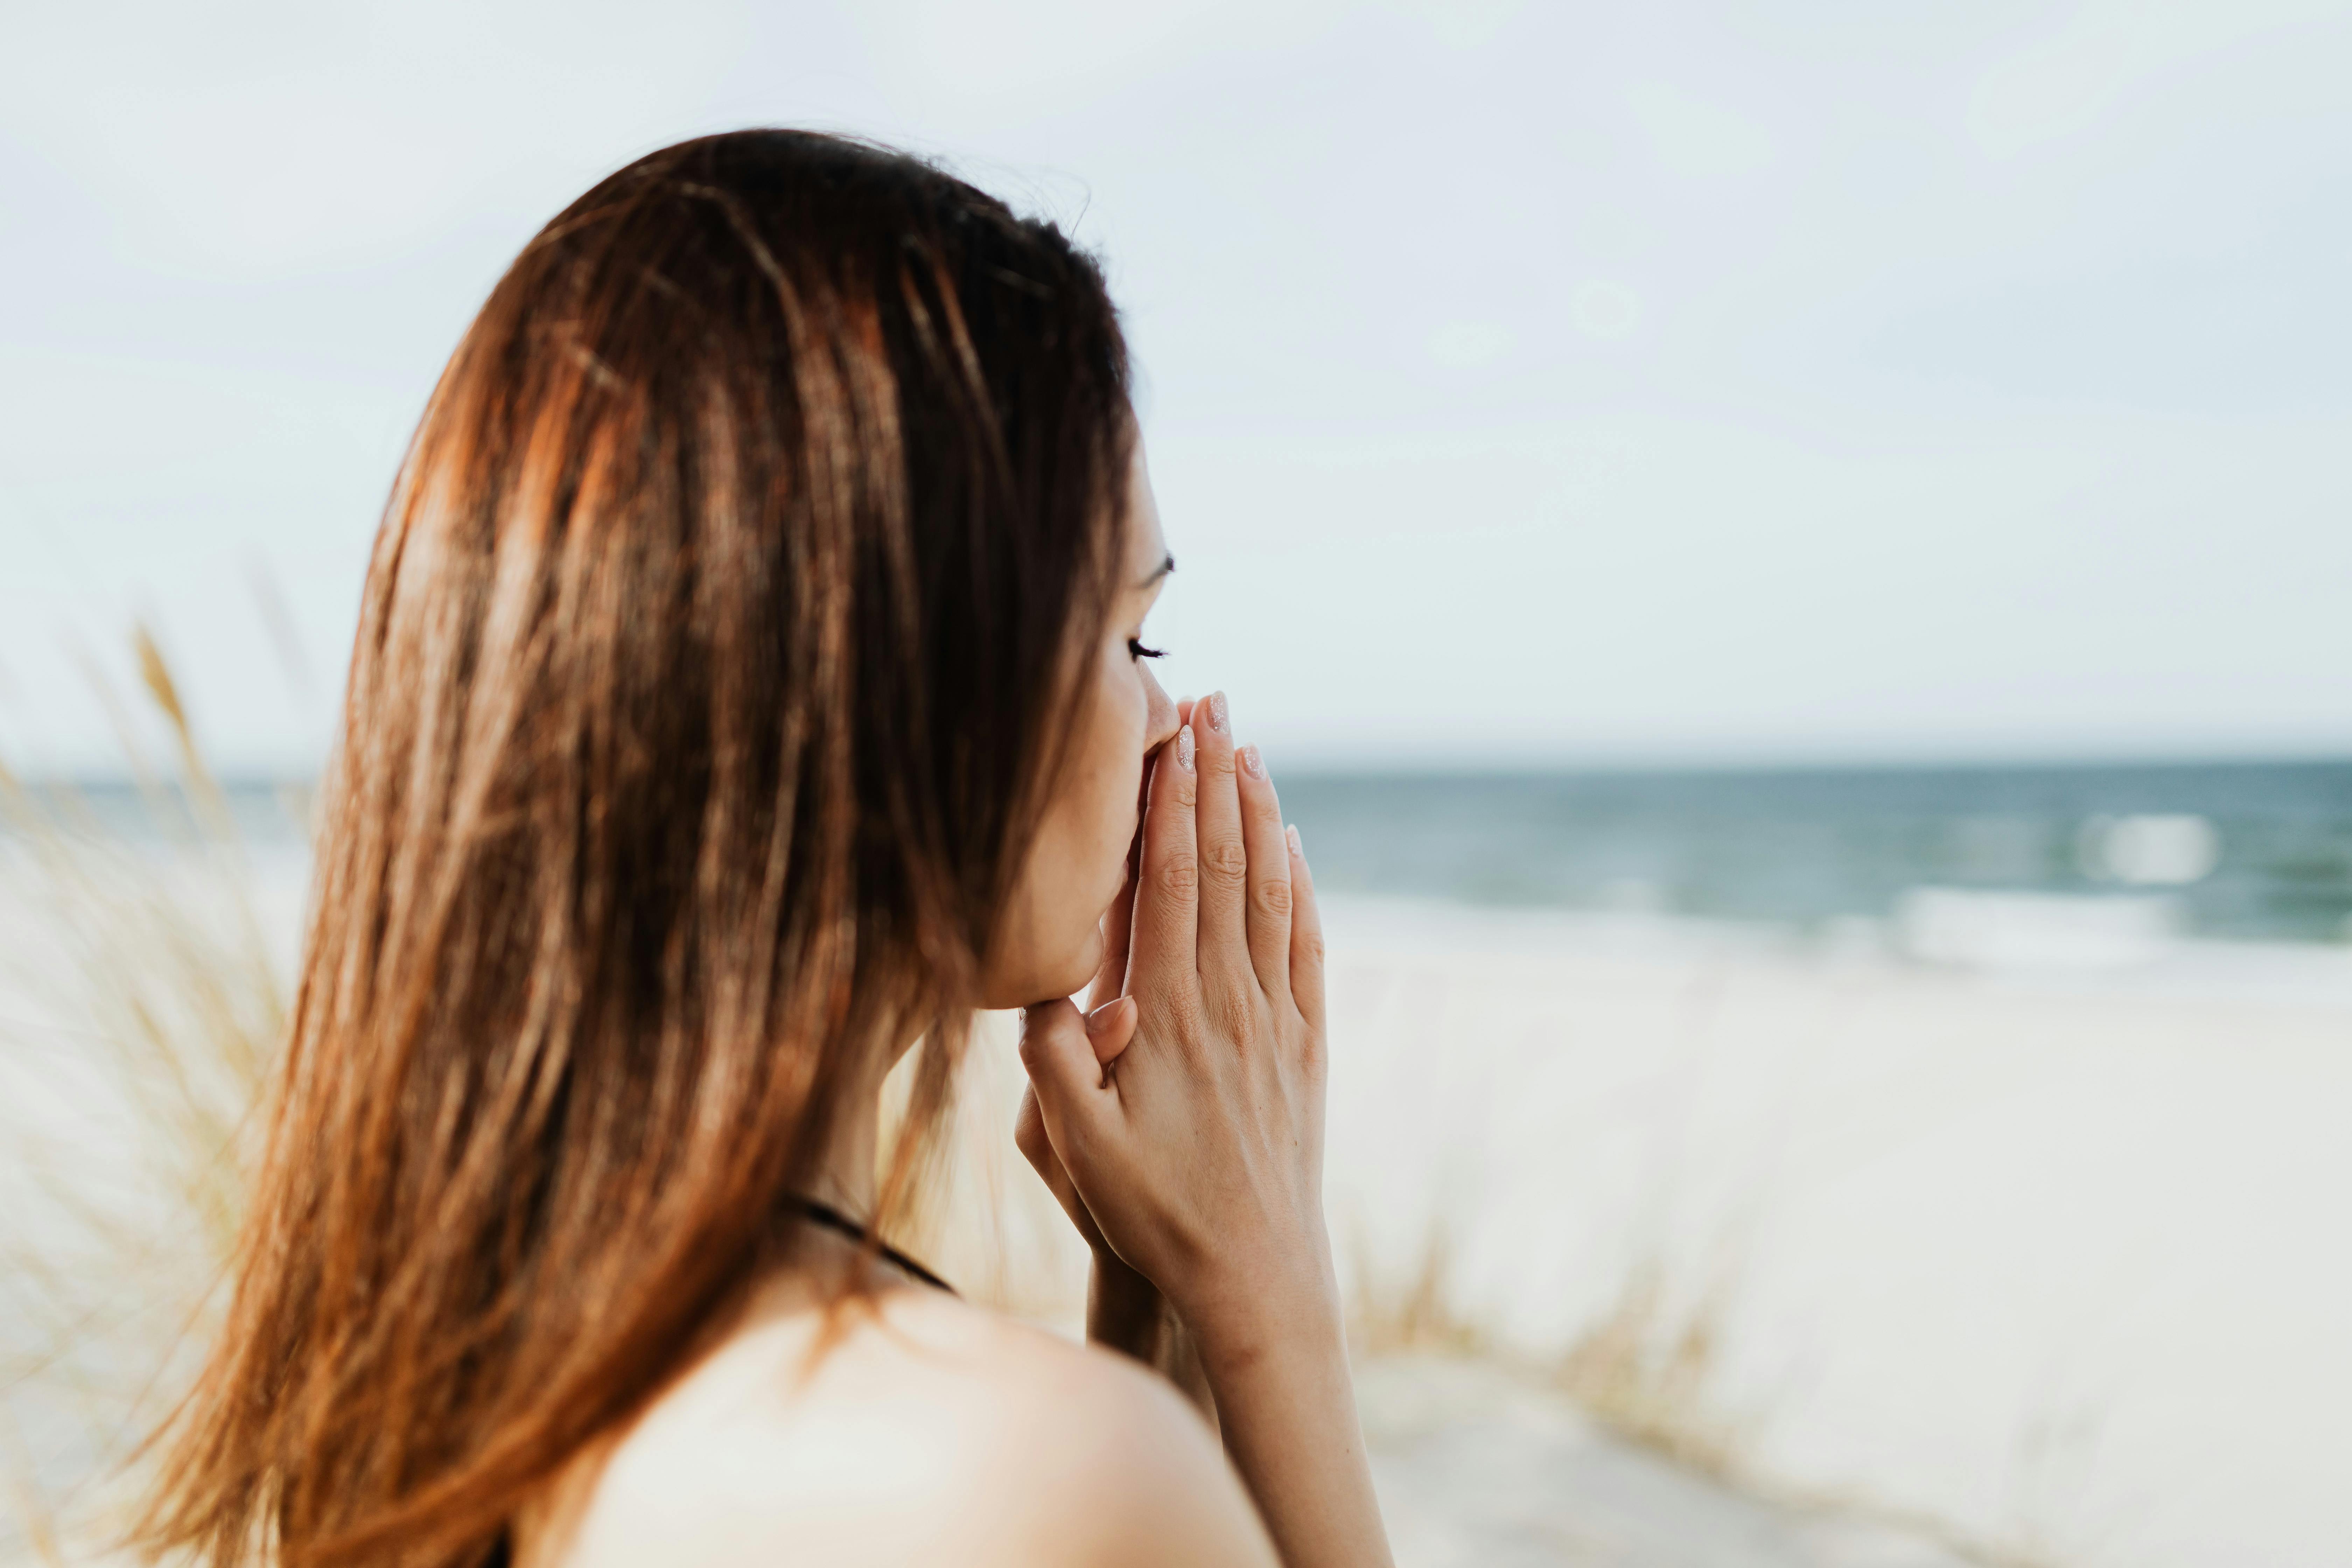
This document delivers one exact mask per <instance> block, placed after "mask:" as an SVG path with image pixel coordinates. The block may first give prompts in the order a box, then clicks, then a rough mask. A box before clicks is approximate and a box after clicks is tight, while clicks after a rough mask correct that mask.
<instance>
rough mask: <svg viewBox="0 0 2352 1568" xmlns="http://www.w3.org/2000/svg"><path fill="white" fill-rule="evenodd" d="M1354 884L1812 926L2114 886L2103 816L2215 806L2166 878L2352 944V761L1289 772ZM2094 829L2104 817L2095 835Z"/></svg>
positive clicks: (2265, 926)
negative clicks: (2206, 869)
mask: <svg viewBox="0 0 2352 1568" xmlns="http://www.w3.org/2000/svg"><path fill="white" fill-rule="evenodd" d="M1277 783H1278V784H1279V785H1280V787H1281V790H1282V796H1283V802H1284V806H1285V809H1286V811H1287V812H1288V814H1289V815H1290V816H1291V817H1292V818H1293V819H1294V820H1296V821H1297V823H1298V825H1299V828H1300V831H1301V832H1302V834H1304V835H1305V836H1306V838H1307V848H1308V854H1309V856H1310V857H1311V858H1312V860H1313V862H1314V865H1315V868H1316V876H1317V880H1318V886H1319V887H1321V888H1324V889H1328V890H1330V891H1334V892H1345V893H1369V894H1382V895H1402V896H1412V897H1424V898H1438V899H1446V900H1460V901H1465V902H1470V903H1476V904H1498V905H1521V906H1538V907H1551V908H1571V909H1605V908H1612V907H1614V908H1625V907H1636V908H1643V909H1654V910H1667V911H1673V912H1679V913H1687V914H1696V915H1706V916H1717V917H1729V918H1735V919H1761V920H1770V921H1797V922H1808V921H1824V920H1828V919H1831V918H1833V917H1838V916H1864V917H1878V916H1884V915H1885V914H1887V913H1888V912H1889V911H1890V910H1891V908H1892V907H1893V905H1894V903H1895V900H1897V899H1898V898H1899V897H1900V896H1901V894H1902V893H1903V892H1904V891H1905V890H1906V889H1910V888H1914V887H1918V886H1922V885H1937V886H1946V887H1962V888H1984V889H2016V890H2022V891H2032V892H2049V893H2065V894H2078V895H2084V896H2100V895H2105V894H2113V893H2121V892H2126V891H2131V892H2138V893H2146V892H2147V891H2150V890H2151V889H2145V888H2135V889H2126V888H2124V887H2122V886H2120V885H2118V884H2117V883H2116V882H2113V881H2110V880H2106V879H2103V878H2102V877H2101V876H2100V875H2097V874H2095V873H2096V867H2095V864H2086V860H2087V861H2095V857H2086V856H2085V855H2084V851H2083V847H2082V846H2083V842H2084V838H2085V837H2086V825H2087V824H2092V823H2093V822H2094V819H2097V818H2103V817H2104V818H2117V817H2126V816H2142V815H2161V816H2195V817H2200V818H2202V819H2203V820H2204V822H2205V823H2206V824H2207V825H2209V826H2210V831H2211V834H2212V835H2213V837H2215V838H2217V839H2218V847H2219V856H2218V859H2217V861H2216V863H2215V864H2214V865H2213V867H2212V869H2211V870H2210V873H2209V874H2206V875H2204V876H2203V877H2201V878H2200V879H2197V880H2195V881H2193V882H2190V883H2189V884H2187V885H2185V886H2171V887H2163V888H2160V889H2153V890H2158V891H2161V892H2163V893H2164V894H2166V895H2168V896H2170V897H2175V898H2177V899H2179V900H2180V905H2181V912H2182V915H2183V917H2184V924H2185V928H2186V930H2187V931H2189V932H2190V933H2191V934H2196V935H2204V936H2224V937H2250V938H2265V939H2273V940H2278V939H2285V940H2296V941H2328V942H2335V941H2342V940H2345V938H2346V937H2347V921H2352V763H2346V762H2327V763H2311V762H2297V763H2204V764H2181V765H2108V766H2049V767H1945V768H1843V769H1834V770H1832V769H1820V770H1776V771H1769V772H1752V773H1728V772H1675V773H1663V772H1662V773H1515V774H1486V775H1461V776H1451V777H1447V776H1397V777H1377V776H1367V775H1363V774H1348V775H1319V776H1318V775H1297V774H1287V775H1285V776H1284V777H1282V778H1280V779H1279V780H1278V781H1277ZM2089 831H2090V832H2092V833H2095V831H2096V829H2095V827H2093V828H2091V829H2089Z"/></svg>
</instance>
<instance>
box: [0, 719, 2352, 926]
mask: <svg viewBox="0 0 2352 1568" xmlns="http://www.w3.org/2000/svg"><path fill="white" fill-rule="evenodd" d="M1276 783H1277V784H1278V785H1279V787H1280V789H1281V792H1282V797H1283V804H1284V808H1285V810H1286V812H1287V814H1288V815H1289V816H1291V818H1292V819H1293V820H1294V821H1296V822H1297V824H1298V825H1299V827H1300V831H1301V832H1302V833H1303V834H1304V835H1305V837H1306V840H1307V847H1308V853H1309V855H1310V856H1311V857H1312V859H1313V863H1314V866H1315V869H1316V877H1317V881H1318V887H1320V888H1321V889H1323V890H1324V891H1325V892H1327V893H1329V894H1337V895H1340V896H1344V897H1363V896H1370V897H1376V898H1381V899H1402V900H1432V901H1438V902H1444V903H1452V904H1466V905H1473V906H1484V907H1490V908H1492V907H1502V908H1519V909H1549V910H1595V911H1612V912H1640V913H1645V914H1659V915H1683V916H1695V917H1701V918H1706V919H1712V920H1730V921H1758V922H1768V923H1774V924H1780V925H1784V926H1793V927H1799V928H1814V927H1822V926H1825V925H1829V924H1833V923H1834V922H1839V921H1885V920H1888V919H1890V918H1893V917H1896V916H1897V915H1899V914H1900V913H1901V912H1902V911H1903V910H1905V909H1906V908H1909V907H1914V906H1916V897H1917V895H1918V894H1919V892H1920V891H1921V890H1922V889H1936V890H1948V891H1950V892H1952V893H1955V894H1969V893H1977V894H1986V895H1999V894H2003V893H2013V894H2022V895H2029V896H2031V897H2032V898H2034V899H2038V900H2043V901H2045V902H2051V903H2054V902H2057V901H2060V900H2065V901H2072V902H2076V903H2079V904H2080V905H2081V906H2082V908H2084V910H2093V911H2095V910H2096V909H2097V908H2099V907H2100V906H2102V905H2113V906H2116V908H2117V909H2118V910H2123V909H2128V910H2135V911H2140V912H2143V913H2145V912H2147V911H2150V910H2153V911H2155V912H2156V913H2158V915H2160V917H2161V918H2162V920H2163V921H2164V922H2165V923H2166V924H2167V925H2168V929H2170V930H2171V931H2173V933H2174V934H2177V935H2182V936H2195V937H2220V938H2230V939H2240V940H2254V941H2266V942H2343V941H2346V940H2347V935H2352V924H2347V922H2352V761H2341V762H2338V761H2330V762H2308V761H2297V762H2232V763H2177V764H2147V763H2129V764H2126V763H2105V764H2095V765H2078V766H2054V765H2053V766H2033V767H2013V766H2011V767H1994V766H1970V767H1854V768H1836V769H1830V768H1819V769H1780V770H1769V771H1753V772H1728V771H1704V770H1684V771H1675V772H1664V771H1660V772H1581V773H1462V774H1433V773H1413V774H1392V775H1383V774H1376V773H1296V774H1284V775H1281V776H1278V777H1277V779H1276ZM79 794H80V795H81V797H82V799H83V801H84V802H85V803H86V804H87V805H88V806H89V810H90V813H91V816H93V817H94V818H95V820H96V822H97V823H98V824H100V825H101V826H103V827H104V828H105V829H106V830H107V831H109V832H110V833H112V834H115V835H118V836H121V837H126V838H130V839H132V840H134V841H135V840H138V839H142V838H153V837H158V836H159V834H160V832H161V831H162V829H159V826H158V822H159V820H162V821H163V822H165V823H166V824H168V820H169V815H170V814H169V813H166V814H164V816H163V817H162V818H161V819H159V816H158V813H157V812H156V810H155V809H154V808H153V806H152V805H151V804H150V803H149V802H148V801H147V800H146V799H143V798H142V796H141V795H140V794H139V792H138V791H136V790H135V789H133V788H132V787H131V786H130V785H128V784H121V783H117V782H104V783H91V784H83V785H81V786H79ZM227 795H228V799H229V804H230V805H231V808H232V811H233V815H234V816H235V818H236V823H237V825H238V830H239V832H240V833H241V834H242V835H244V836H245V837H247V839H248V840H250V841H251V842H253V843H254V844H255V846H256V847H291V846H294V845H296V844H298V843H299V829H298V826H297V824H298V822H299V816H300V805H299V803H300V800H301V799H302V798H303V797H302V795H301V792H300V791H299V788H293V789H289V787H288V786H286V785H284V784H276V783H270V782H267V781H245V782H240V783H237V784H232V785H231V786H229V789H228V791H227ZM0 831H5V830H4V829H0ZM1906 901H1907V902H1906Z"/></svg>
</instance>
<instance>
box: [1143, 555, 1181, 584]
mask: <svg viewBox="0 0 2352 1568" xmlns="http://www.w3.org/2000/svg"><path fill="white" fill-rule="evenodd" d="M1175 570H1176V557H1174V556H1173V555H1163V556H1161V557H1160V564H1159V565H1157V566H1154V567H1153V568H1152V569H1151V570H1150V572H1147V573H1146V574H1144V577H1143V581H1142V582H1140V583H1138V584H1136V586H1137V587H1138V588H1149V587H1150V586H1151V584H1154V583H1157V582H1159V581H1160V579H1161V578H1162V577H1165V576H1167V575H1168V574H1170V573H1171V572H1173V571H1175Z"/></svg>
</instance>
